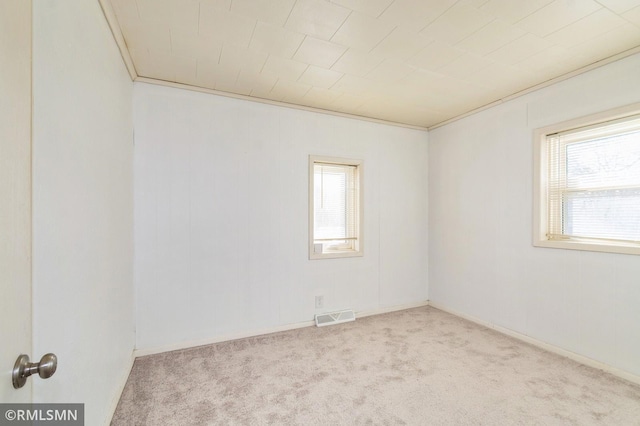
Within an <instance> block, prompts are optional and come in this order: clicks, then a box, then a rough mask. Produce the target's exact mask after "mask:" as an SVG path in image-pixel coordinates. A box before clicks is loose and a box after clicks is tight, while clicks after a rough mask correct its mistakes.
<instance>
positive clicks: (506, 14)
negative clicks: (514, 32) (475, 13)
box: [480, 0, 553, 24]
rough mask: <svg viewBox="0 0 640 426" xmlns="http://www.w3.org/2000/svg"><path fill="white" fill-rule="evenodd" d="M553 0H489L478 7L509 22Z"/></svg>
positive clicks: (522, 17)
mask: <svg viewBox="0 0 640 426" xmlns="http://www.w3.org/2000/svg"><path fill="white" fill-rule="evenodd" d="M552 1H553V0H527V1H514V0H489V1H488V2H487V3H485V4H484V5H482V6H480V9H481V10H482V11H484V12H487V13H489V14H491V15H492V16H494V17H496V18H499V19H501V20H503V21H505V22H508V23H510V24H514V23H516V22H518V21H520V20H521V19H524V18H526V17H527V16H529V15H531V14H532V13H534V12H536V11H537V10H539V9H542V8H543V7H544V6H546V5H548V4H549V3H551V2H552Z"/></svg>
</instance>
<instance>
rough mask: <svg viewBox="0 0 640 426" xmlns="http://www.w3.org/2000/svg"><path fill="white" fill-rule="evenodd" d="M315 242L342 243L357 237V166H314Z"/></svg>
mask: <svg viewBox="0 0 640 426" xmlns="http://www.w3.org/2000/svg"><path fill="white" fill-rule="evenodd" d="M313 173H314V180H313V183H314V191H313V195H314V203H313V206H314V212H313V214H314V232H313V234H314V237H313V239H314V242H317V243H324V242H343V243H347V244H351V243H348V241H352V240H355V239H356V238H357V235H358V229H357V227H358V221H357V215H358V184H357V179H358V176H357V166H351V165H343V164H329V163H315V164H314V166H313Z"/></svg>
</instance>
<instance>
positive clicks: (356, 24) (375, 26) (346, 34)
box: [331, 12, 394, 52]
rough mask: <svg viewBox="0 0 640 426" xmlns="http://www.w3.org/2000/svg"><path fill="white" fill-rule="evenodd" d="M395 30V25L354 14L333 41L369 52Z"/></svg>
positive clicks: (357, 13)
mask: <svg viewBox="0 0 640 426" xmlns="http://www.w3.org/2000/svg"><path fill="white" fill-rule="evenodd" d="M393 28H394V26H393V25H390V24H382V23H380V21H378V20H376V19H374V18H371V17H370V16H367V15H363V14H362V13H359V12H353V13H352V14H351V15H349V17H348V18H347V20H346V21H345V23H344V24H343V25H342V26H341V27H340V29H339V30H338V32H337V33H336V34H335V35H334V36H333V38H332V39H331V41H333V42H335V43H338V44H341V45H343V46H348V47H353V48H356V49H360V50H363V51H365V52H368V51H370V50H371V49H372V48H373V47H375V46H376V45H377V44H378V43H380V42H381V41H382V39H384V38H385V37H386V36H387V35H389V33H391V31H392V30H393Z"/></svg>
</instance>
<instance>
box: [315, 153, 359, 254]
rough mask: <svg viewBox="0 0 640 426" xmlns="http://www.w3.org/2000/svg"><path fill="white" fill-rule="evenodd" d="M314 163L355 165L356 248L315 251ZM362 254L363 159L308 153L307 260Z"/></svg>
mask: <svg viewBox="0 0 640 426" xmlns="http://www.w3.org/2000/svg"><path fill="white" fill-rule="evenodd" d="M316 163H325V164H335V165H337V166H355V167H356V184H357V191H358V200H357V203H358V206H357V209H358V211H357V213H358V215H357V216H358V217H357V221H358V222H357V224H356V228H357V235H356V238H355V241H356V247H357V250H355V249H353V250H348V251H346V250H345V251H336V252H333V253H331V252H326V253H316V252H315V250H314V246H315V244H314V243H315V241H317V240H314V238H313V237H314V234H313V229H314V220H315V218H314V214H313V213H314V211H315V206H314V196H315V194H314V189H315V188H314V179H315V175H314V166H315V164H316ZM362 256H364V160H354V159H350V158H338V157H324V156H320V155H309V260H318V259H339V258H343V257H362Z"/></svg>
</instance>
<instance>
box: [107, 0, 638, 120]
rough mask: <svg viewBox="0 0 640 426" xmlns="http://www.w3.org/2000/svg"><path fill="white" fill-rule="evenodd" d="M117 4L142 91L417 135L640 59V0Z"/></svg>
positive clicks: (168, 0) (144, 0) (124, 0)
mask: <svg viewBox="0 0 640 426" xmlns="http://www.w3.org/2000/svg"><path fill="white" fill-rule="evenodd" d="M110 1H111V4H112V6H113V10H114V12H115V16H116V17H117V21H118V25H119V27H120V30H121V31H122V35H123V36H124V40H125V42H126V47H127V49H128V52H129V54H130V56H131V58H132V60H133V64H134V66H135V71H136V73H137V75H138V76H140V77H147V78H152V79H158V80H163V81H169V82H176V83H182V84H187V85H191V86H198V87H202V88H207V89H214V90H218V91H223V92H230V93H234V94H240V95H246V96H250V97H256V98H262V99H268V100H273V101H281V102H286V103H291V104H296V105H303V106H307V107H313V108H321V109H324V110H330V111H336V112H341V113H347V114H354V115H358V116H364V117H369V118H375V119H381V120H386V121H391V122H396V123H401V124H408V125H414V126H420V127H430V126H433V125H436V124H438V123H441V122H443V121H446V120H448V119H451V118H453V117H456V116H459V115H462V114H465V113H467V112H469V111H471V110H474V109H476V108H480V107H482V106H484V105H487V104H489V103H492V102H495V101H497V100H500V99H503V98H505V97H507V96H510V95H512V94H514V93H517V92H519V91H522V90H525V89H527V88H530V87H532V86H535V85H538V84H540V83H543V82H545V81H548V80H550V79H554V78H557V77H559V76H562V75H565V74H567V73H570V72H573V71H576V70H579V69H581V68H584V67H586V66H589V65H591V64H593V63H596V62H598V61H601V60H603V59H606V58H609V57H611V56H613V55H617V54H620V53H622V52H625V51H628V50H630V49H633V48H636V47H638V46H640V0H597V1H596V0H458V1H456V0H331V1H328V0H110ZM115 30H117V29H115Z"/></svg>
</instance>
